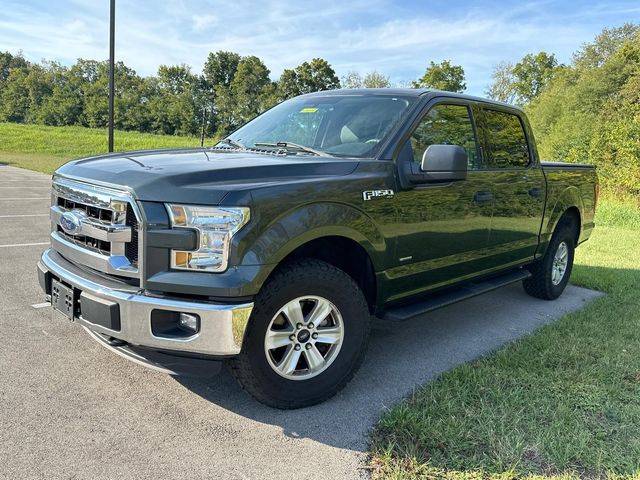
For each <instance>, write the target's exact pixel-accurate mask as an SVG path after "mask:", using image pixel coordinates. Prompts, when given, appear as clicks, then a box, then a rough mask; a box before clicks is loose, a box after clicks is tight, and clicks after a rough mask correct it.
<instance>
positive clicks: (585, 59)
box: [573, 23, 640, 68]
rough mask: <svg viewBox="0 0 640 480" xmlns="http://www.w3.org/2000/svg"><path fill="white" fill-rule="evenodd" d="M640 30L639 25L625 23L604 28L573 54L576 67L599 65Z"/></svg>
mask: <svg viewBox="0 0 640 480" xmlns="http://www.w3.org/2000/svg"><path fill="white" fill-rule="evenodd" d="M639 32H640V25H637V24H635V23H625V24H624V25H622V26H621V27H617V28H605V29H603V30H602V32H600V34H599V35H598V36H597V37H596V38H595V40H594V41H593V42H591V43H585V44H583V45H582V48H581V49H580V50H578V51H577V52H576V53H574V54H573V63H574V65H575V66H576V67H578V68H594V67H600V66H602V64H603V63H604V62H605V61H606V60H607V58H609V57H610V56H611V55H613V53H615V51H616V50H618V48H620V47H621V46H622V44H623V43H624V42H626V41H628V40H632V39H633V38H634V37H635V36H636V35H638V33H639Z"/></svg>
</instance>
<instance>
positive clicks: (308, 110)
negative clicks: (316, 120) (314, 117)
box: [300, 107, 318, 113]
mask: <svg viewBox="0 0 640 480" xmlns="http://www.w3.org/2000/svg"><path fill="white" fill-rule="evenodd" d="M317 111H318V108H317V107H305V108H303V109H302V110H300V113H315V112H317Z"/></svg>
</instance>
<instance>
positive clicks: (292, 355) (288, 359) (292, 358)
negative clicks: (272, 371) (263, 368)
mask: <svg viewBox="0 0 640 480" xmlns="http://www.w3.org/2000/svg"><path fill="white" fill-rule="evenodd" d="M300 353H301V351H300V350H296V349H295V348H293V345H291V347H289V349H288V350H287V352H286V353H285V354H284V357H283V358H282V361H281V362H280V363H279V364H278V366H277V368H278V370H279V371H280V372H282V373H283V374H285V375H289V374H291V373H293V372H294V371H295V369H296V367H297V366H298V361H299V360H300Z"/></svg>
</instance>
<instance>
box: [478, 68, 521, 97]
mask: <svg viewBox="0 0 640 480" xmlns="http://www.w3.org/2000/svg"><path fill="white" fill-rule="evenodd" d="M491 78H492V79H493V83H492V84H491V86H490V87H489V89H488V90H487V91H486V92H485V93H486V94H487V96H488V97H489V98H493V99H494V100H498V101H500V102H506V103H513V102H514V101H515V100H516V98H517V93H516V89H515V86H514V83H515V81H516V78H515V76H514V74H513V64H512V63H511V62H500V63H499V64H497V65H496V66H495V67H493V73H492V74H491Z"/></svg>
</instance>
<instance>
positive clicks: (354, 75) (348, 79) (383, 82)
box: [341, 70, 391, 88]
mask: <svg viewBox="0 0 640 480" xmlns="http://www.w3.org/2000/svg"><path fill="white" fill-rule="evenodd" d="M341 83H342V88H388V87H390V86H391V81H390V80H389V76H388V75H383V74H382V73H379V72H378V71H377V70H372V71H371V72H368V73H366V74H365V76H364V77H363V76H362V75H360V73H359V72H356V71H355V70H351V71H350V72H348V73H347V74H346V75H345V76H344V77H342V81H341Z"/></svg>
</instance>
